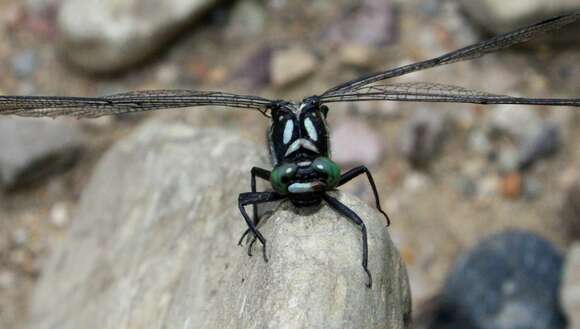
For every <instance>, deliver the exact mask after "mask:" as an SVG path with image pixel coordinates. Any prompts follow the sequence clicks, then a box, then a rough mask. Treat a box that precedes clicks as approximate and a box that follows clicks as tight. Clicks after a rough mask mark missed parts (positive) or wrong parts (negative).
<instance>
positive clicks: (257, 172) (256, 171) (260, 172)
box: [238, 167, 271, 256]
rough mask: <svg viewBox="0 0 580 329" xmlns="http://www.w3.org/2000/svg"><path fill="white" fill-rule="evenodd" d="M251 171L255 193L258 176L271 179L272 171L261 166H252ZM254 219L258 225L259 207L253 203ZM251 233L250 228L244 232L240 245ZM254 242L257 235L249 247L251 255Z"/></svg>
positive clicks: (251, 180)
mask: <svg viewBox="0 0 580 329" xmlns="http://www.w3.org/2000/svg"><path fill="white" fill-rule="evenodd" d="M250 173H251V179H250V188H251V189H252V192H253V193H255V192H256V177H260V178H262V179H264V180H267V181H270V174H271V173H270V171H269V170H266V169H263V168H260V167H252V170H251V171H250ZM252 207H253V210H252V212H253V216H254V218H253V221H254V226H256V227H257V226H258V223H259V222H260V218H258V207H257V206H256V205H255V204H253V205H252ZM249 233H250V229H247V230H246V231H245V232H244V234H242V237H241V238H240V240H239V241H238V245H239V246H241V245H242V241H244V238H245V237H246V236H247V235H248V234H249ZM254 242H256V236H254V237H253V238H252V241H251V242H250V246H249V248H248V252H249V253H250V256H251V250H252V246H253V245H254Z"/></svg>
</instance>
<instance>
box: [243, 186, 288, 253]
mask: <svg viewBox="0 0 580 329" xmlns="http://www.w3.org/2000/svg"><path fill="white" fill-rule="evenodd" d="M283 198H285V196H284V195H282V194H279V193H276V192H247V193H241V194H240V195H239V197H238V208H239V209H240V212H241V213H242V216H243V217H244V220H245V221H246V224H247V225H248V227H249V230H250V232H251V233H252V234H254V236H255V237H256V238H258V240H260V242H261V243H262V246H263V252H264V260H265V261H266V262H267V261H268V256H266V239H264V236H263V235H262V233H260V231H258V229H257V228H256V226H255V225H254V222H253V221H252V220H251V219H250V216H248V213H247V212H246V208H244V206H247V205H249V204H252V205H256V204H258V203H264V202H271V201H277V200H281V199H283ZM248 255H249V256H252V255H251V253H250V250H249V249H248Z"/></svg>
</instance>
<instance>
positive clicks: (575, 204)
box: [561, 180, 580, 239]
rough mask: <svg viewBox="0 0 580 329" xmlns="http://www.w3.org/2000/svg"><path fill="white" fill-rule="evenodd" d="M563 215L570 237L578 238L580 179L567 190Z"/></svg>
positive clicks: (579, 232)
mask: <svg viewBox="0 0 580 329" xmlns="http://www.w3.org/2000/svg"><path fill="white" fill-rule="evenodd" d="M561 216H562V219H563V220H564V223H565V225H566V232H568V235H569V236H570V238H572V239H578V237H580V180H578V181H577V182H576V183H574V184H572V186H570V188H569V189H568V191H567V192H566V196H565V198H564V202H563V205H562V209H561Z"/></svg>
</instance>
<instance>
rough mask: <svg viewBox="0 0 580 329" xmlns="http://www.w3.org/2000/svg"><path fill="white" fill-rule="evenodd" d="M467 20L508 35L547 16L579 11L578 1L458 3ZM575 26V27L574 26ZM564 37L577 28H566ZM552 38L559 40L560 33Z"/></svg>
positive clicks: (488, 0) (541, 0)
mask: <svg viewBox="0 0 580 329" xmlns="http://www.w3.org/2000/svg"><path fill="white" fill-rule="evenodd" d="M460 2H461V4H462V5H463V7H464V8H465V10H466V11H467V13H468V14H469V16H471V17H473V19H474V20H475V21H476V22H477V24H479V25H481V26H483V27H484V28H485V29H486V30H487V31H491V32H494V33H502V32H508V31H511V30H513V29H516V28H519V27H522V26H526V25H529V24H532V23H534V22H536V21H540V20H542V19H546V18H548V17H551V16H556V15H560V14H565V13H569V12H572V11H574V10H578V9H580V3H579V2H578V0H557V1H545V0H511V1H507V2H506V1H501V0H480V1H472V0H461V1H460ZM576 26H578V25H576ZM566 29H569V31H565V34H569V35H570V36H572V34H576V37H575V39H576V40H578V35H577V28H572V27H568V28H566ZM551 37H552V38H560V39H561V38H562V33H560V32H558V33H554V34H552V35H551Z"/></svg>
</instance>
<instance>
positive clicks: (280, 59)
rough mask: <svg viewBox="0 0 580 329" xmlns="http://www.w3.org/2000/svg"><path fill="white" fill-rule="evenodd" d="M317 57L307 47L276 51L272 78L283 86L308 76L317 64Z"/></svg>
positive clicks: (271, 70) (275, 83)
mask: <svg viewBox="0 0 580 329" xmlns="http://www.w3.org/2000/svg"><path fill="white" fill-rule="evenodd" d="M317 61H318V60H317V59H316V57H315V56H314V55H313V54H312V53H311V52H309V51H308V50H306V49H303V48H299V47H293V48H289V49H284V50H279V51H275V52H274V54H273V57H272V62H271V68H270V73H271V80H272V83H273V85H274V86H275V87H277V88H282V87H286V86H288V85H290V84H292V83H295V82H297V81H299V80H301V79H304V78H306V77H307V76H308V75H310V74H311V73H312V72H314V69H315V68H316V65H317Z"/></svg>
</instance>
